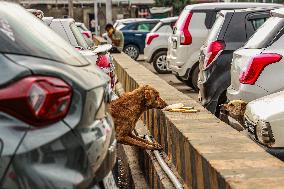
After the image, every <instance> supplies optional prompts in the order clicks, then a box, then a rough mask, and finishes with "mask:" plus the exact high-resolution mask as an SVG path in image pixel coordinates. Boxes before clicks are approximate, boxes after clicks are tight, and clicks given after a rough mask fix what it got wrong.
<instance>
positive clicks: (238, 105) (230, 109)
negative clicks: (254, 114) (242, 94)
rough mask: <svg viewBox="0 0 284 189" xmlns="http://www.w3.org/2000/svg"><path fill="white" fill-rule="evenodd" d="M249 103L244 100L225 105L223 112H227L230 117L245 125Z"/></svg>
mask: <svg viewBox="0 0 284 189" xmlns="http://www.w3.org/2000/svg"><path fill="white" fill-rule="evenodd" d="M246 106H247V103H246V102H244V101H242V100H232V101H230V102H229V103H228V104H223V107H222V108H221V111H223V112H226V113H227V114H228V115H229V116H230V117H232V118H234V119H235V120H237V121H238V122H239V123H241V124H243V119H244V114H245V111H246Z"/></svg>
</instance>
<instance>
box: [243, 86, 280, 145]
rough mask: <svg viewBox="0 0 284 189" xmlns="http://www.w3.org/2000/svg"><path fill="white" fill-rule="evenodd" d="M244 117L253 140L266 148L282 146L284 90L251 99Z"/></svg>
mask: <svg viewBox="0 0 284 189" xmlns="http://www.w3.org/2000/svg"><path fill="white" fill-rule="evenodd" d="M244 117H245V121H244V122H245V128H246V129H247V130H248V132H249V134H250V136H251V137H252V138H253V139H254V140H256V141H257V142H259V143H260V144H262V145H264V146H266V147H268V148H284V137H283V136H284V127H283V123H284V91H281V92H277V93H274V94H271V95H268V96H265V97H262V98H259V99H257V100H254V101H251V102H250V103H248V105H247V107H246V111H245V116H244Z"/></svg>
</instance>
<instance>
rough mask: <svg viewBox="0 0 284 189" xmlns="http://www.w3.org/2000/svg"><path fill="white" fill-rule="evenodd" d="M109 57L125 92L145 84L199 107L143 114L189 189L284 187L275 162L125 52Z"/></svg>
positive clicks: (280, 168) (283, 169) (283, 174)
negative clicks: (191, 112) (192, 111)
mask: <svg viewBox="0 0 284 189" xmlns="http://www.w3.org/2000/svg"><path fill="white" fill-rule="evenodd" d="M113 56H114V59H115V62H116V71H117V76H118V79H119V81H120V82H121V83H122V86H123V88H124V89H125V90H126V91H132V90H133V89H135V88H137V87H138V86H140V85H144V84H149V85H152V86H153V87H154V88H156V89H157V90H158V91H159V92H160V95H161V97H162V98H163V99H164V100H165V101H166V102H167V103H168V104H172V103H179V102H182V103H184V104H185V105H188V106H194V107H195V108H196V109H199V110H200V112H199V113H196V114H183V113H171V112H164V111H160V110H149V111H148V112H146V113H145V114H144V115H143V116H142V120H143V122H144V123H145V124H146V125H147V127H148V130H149V131H150V132H151V133H152V135H153V136H154V137H155V139H156V140H157V141H158V142H160V143H161V144H162V146H163V147H164V151H165V153H166V154H167V156H168V157H169V159H170V161H171V162H172V163H173V164H174V165H175V167H176V169H177V171H178V173H179V175H180V176H181V178H182V179H183V181H184V183H185V184H186V186H187V187H188V188H191V187H192V188H194V189H195V188H198V189H199V188H214V189H215V188H216V189H223V188H226V189H228V188H236V189H246V188H249V189H252V188H256V189H261V188H263V189H267V188H284V164H283V163H282V162H281V161H280V160H278V159H276V158H274V157H273V156H271V155H269V154H267V153H266V152H265V151H264V150H263V149H262V148H260V147H259V146H258V145H257V144H255V143H254V142H252V141H251V140H250V139H248V138H247V137H245V136H243V135H242V134H240V133H239V132H237V131H236V130H234V129H232V128H231V127H230V126H228V125H226V124H225V123H223V122H221V121H220V120H219V119H217V118H216V117H215V116H213V115H212V114H210V113H209V112H208V111H207V110H205V109H204V108H203V107H202V106H201V105H199V104H198V103H197V102H195V101H194V100H192V99H191V98H189V97H187V96H186V95H184V94H182V93H181V92H179V91H177V90H176V89H175V88H174V87H172V86H170V85H168V84H167V83H166V82H165V81H164V80H161V79H160V78H159V77H158V76H156V75H155V74H153V73H152V72H150V71H148V70H147V69H146V68H145V67H143V66H142V65H139V64H138V63H137V62H135V61H133V60H132V59H130V58H129V57H128V56H126V55H125V54H114V55H113ZM151 176H152V175H149V177H151ZM148 181H149V180H148Z"/></svg>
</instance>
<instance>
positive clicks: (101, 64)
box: [97, 55, 110, 68]
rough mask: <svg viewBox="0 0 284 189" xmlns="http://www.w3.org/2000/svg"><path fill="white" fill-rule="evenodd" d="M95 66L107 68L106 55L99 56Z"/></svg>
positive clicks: (108, 64)
mask: <svg viewBox="0 0 284 189" xmlns="http://www.w3.org/2000/svg"><path fill="white" fill-rule="evenodd" d="M97 66H98V67H100V68H109V67H110V62H109V60H108V58H107V56H106V55H99V56H98V60H97Z"/></svg>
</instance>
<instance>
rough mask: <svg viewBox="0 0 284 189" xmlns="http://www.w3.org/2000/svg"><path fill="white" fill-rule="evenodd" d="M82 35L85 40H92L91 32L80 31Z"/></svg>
mask: <svg viewBox="0 0 284 189" xmlns="http://www.w3.org/2000/svg"><path fill="white" fill-rule="evenodd" d="M82 34H83V35H85V36H86V37H87V38H92V35H91V32H89V31H82Z"/></svg>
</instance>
